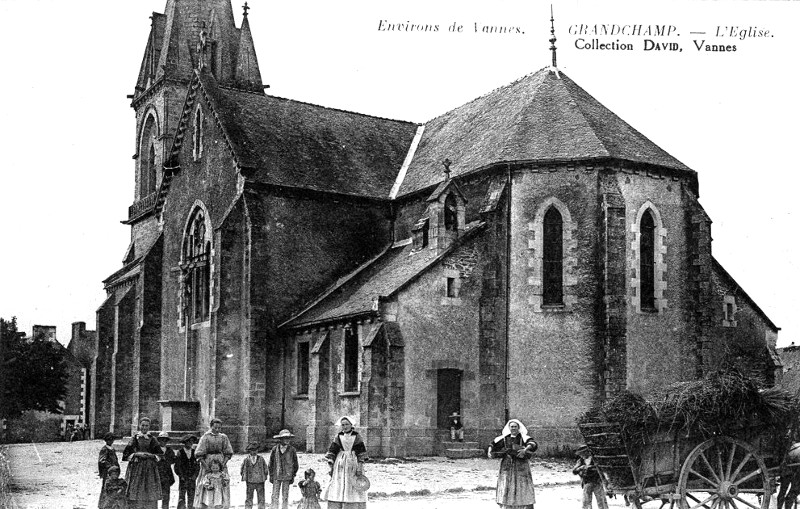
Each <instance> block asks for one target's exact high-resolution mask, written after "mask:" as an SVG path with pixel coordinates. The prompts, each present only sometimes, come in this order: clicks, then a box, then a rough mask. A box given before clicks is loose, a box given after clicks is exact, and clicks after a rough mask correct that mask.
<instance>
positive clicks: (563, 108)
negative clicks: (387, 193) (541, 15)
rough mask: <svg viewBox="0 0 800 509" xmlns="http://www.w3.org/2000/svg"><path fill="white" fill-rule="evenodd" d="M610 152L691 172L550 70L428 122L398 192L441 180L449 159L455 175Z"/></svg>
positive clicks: (602, 155)
mask: <svg viewBox="0 0 800 509" xmlns="http://www.w3.org/2000/svg"><path fill="white" fill-rule="evenodd" d="M608 157H614V158H618V159H624V160H629V161H633V162H639V163H648V164H654V165H659V166H666V167H669V168H673V169H678V170H683V171H691V170H690V169H689V168H688V167H687V166H685V165H684V164H683V163H681V162H680V161H678V160H677V159H675V158H674V157H672V156H671V155H669V154H668V153H666V152H665V151H664V150H662V149H661V148H659V147H658V146H656V145H655V144H654V143H653V142H651V141H650V140H648V139H647V138H646V137H645V136H644V135H642V134H641V133H639V132H638V131H636V130H635V129H634V128H633V127H631V126H630V125H628V124H627V123H626V122H625V121H623V120H622V119H620V118H619V117H618V116H616V115H615V114H614V113H612V112H611V111H610V110H609V109H608V108H606V107H605V106H603V105H602V104H600V103H599V102H598V101H597V100H596V99H595V98H594V97H592V96H591V95H589V94H588V93H587V92H586V91H585V90H583V89H582V88H581V87H579V86H578V85H576V84H575V82H573V81H572V80H571V79H569V77H567V76H566V75H565V74H564V73H561V72H559V73H558V75H557V74H556V73H555V72H553V71H551V70H550V69H549V68H546V69H542V70H540V71H538V72H536V73H533V74H529V75H528V76H525V77H523V78H521V79H519V80H517V81H515V82H513V83H510V84H509V85H506V86H504V87H501V88H498V89H496V90H494V91H493V92H491V93H489V94H487V95H484V96H482V97H479V98H477V99H475V100H473V101H471V102H469V103H467V104H465V105H463V106H460V107H458V108H456V109H454V110H451V111H449V112H448V113H445V114H444V115H442V116H440V117H437V118H435V119H433V120H431V121H430V122H428V123H426V124H425V132H424V133H423V136H422V140H421V141H420V144H419V147H418V148H417V151H416V153H415V155H414V159H413V160H412V162H411V165H410V166H409V168H408V173H407V174H406V177H405V179H404V181H403V184H402V185H401V186H400V191H399V194H398V195H399V196H402V195H406V194H409V193H413V192H416V191H419V190H421V189H425V188H428V187H430V186H433V185H436V184H437V183H438V182H439V181H440V180H441V168H440V166H441V162H442V161H444V160H445V159H446V158H449V159H450V160H451V161H452V164H451V167H450V169H451V172H452V176H453V177H457V176H459V175H464V174H467V173H469V172H471V171H474V170H477V169H480V168H483V167H486V166H488V165H491V164H494V163H499V162H508V161H532V162H536V161H541V162H550V161H565V160H585V159H594V158H608Z"/></svg>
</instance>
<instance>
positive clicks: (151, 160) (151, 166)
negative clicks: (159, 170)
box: [147, 143, 157, 194]
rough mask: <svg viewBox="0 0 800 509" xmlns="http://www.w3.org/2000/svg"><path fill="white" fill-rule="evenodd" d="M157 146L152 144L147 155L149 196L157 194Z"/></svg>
mask: <svg viewBox="0 0 800 509" xmlns="http://www.w3.org/2000/svg"><path fill="white" fill-rule="evenodd" d="M156 178H157V177H156V144H155V143H150V150H149V151H148V154H147V194H151V193H155V192H156Z"/></svg>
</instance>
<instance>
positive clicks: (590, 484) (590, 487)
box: [572, 445, 608, 509]
mask: <svg viewBox="0 0 800 509" xmlns="http://www.w3.org/2000/svg"><path fill="white" fill-rule="evenodd" d="M575 454H577V455H578V461H577V463H575V468H573V469H572V473H573V474H576V475H579V476H581V487H583V509H592V495H594V497H595V499H596V500H597V507H598V508H599V509H608V504H607V503H606V490H605V489H603V482H602V480H601V479H600V471H598V470H597V466H596V465H595V464H594V463H593V462H592V451H590V450H589V448H588V447H586V446H585V445H582V446H581V447H579V448H578V450H577V451H575Z"/></svg>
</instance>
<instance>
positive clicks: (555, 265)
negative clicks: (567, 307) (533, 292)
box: [542, 207, 564, 305]
mask: <svg viewBox="0 0 800 509" xmlns="http://www.w3.org/2000/svg"><path fill="white" fill-rule="evenodd" d="M542 265H543V266H542V284H543V289H542V290H543V292H542V304H543V305H548V304H549V305H553V304H563V303H564V222H563V219H562V218H561V213H560V212H559V211H558V210H557V209H556V208H555V207H550V208H549V209H548V210H547V212H546V213H545V215H544V224H543V239H542Z"/></svg>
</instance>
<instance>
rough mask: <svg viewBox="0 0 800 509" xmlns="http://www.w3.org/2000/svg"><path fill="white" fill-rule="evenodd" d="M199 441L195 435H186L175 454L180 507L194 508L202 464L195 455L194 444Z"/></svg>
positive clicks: (182, 508) (183, 508) (181, 508)
mask: <svg viewBox="0 0 800 509" xmlns="http://www.w3.org/2000/svg"><path fill="white" fill-rule="evenodd" d="M196 443H197V437H196V436H194V435H184V436H183V438H181V444H183V447H181V448H180V450H179V451H178V453H177V454H176V455H175V474H176V475H177V476H178V509H186V508H187V507H188V509H194V485H195V483H196V482H197V474H199V473H200V465H199V464H198V463H197V458H195V457H194V449H193V448H192V446H193V445H194V444H196Z"/></svg>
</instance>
